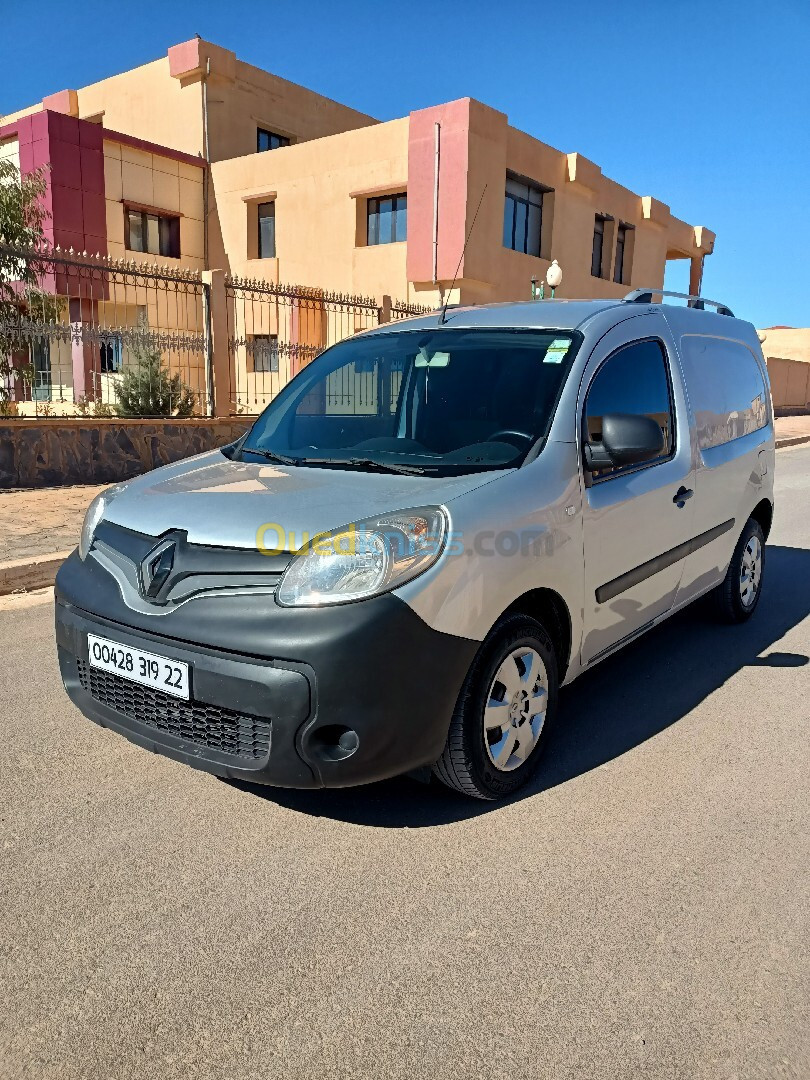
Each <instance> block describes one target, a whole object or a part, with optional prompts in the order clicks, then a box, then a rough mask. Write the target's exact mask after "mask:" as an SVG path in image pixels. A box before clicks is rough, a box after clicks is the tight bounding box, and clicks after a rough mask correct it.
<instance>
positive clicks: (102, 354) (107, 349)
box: [99, 335, 123, 375]
mask: <svg viewBox="0 0 810 1080" xmlns="http://www.w3.org/2000/svg"><path fill="white" fill-rule="evenodd" d="M122 364H123V343H122V341H121V338H120V336H118V335H115V336H113V337H110V338H109V340H107V341H102V343H101V345H100V346H99V370H100V371H101V372H103V373H104V374H107V375H112V374H114V373H115V372H116V371H120V370H121V367H122Z"/></svg>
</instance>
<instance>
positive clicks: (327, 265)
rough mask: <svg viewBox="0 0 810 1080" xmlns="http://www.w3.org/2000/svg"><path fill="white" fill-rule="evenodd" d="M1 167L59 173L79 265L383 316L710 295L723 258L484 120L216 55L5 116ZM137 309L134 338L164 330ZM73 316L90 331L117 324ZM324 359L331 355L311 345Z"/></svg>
mask: <svg viewBox="0 0 810 1080" xmlns="http://www.w3.org/2000/svg"><path fill="white" fill-rule="evenodd" d="M0 156H6V157H12V158H16V160H18V161H19V164H20V167H21V168H22V169H23V170H26V169H30V168H35V167H37V166H39V165H43V164H46V165H48V166H49V190H48V200H49V205H48V209H49V212H50V215H51V216H50V218H49V226H48V228H49V239H50V240H51V241H52V243H53V244H54V245H56V244H59V245H60V246H61V247H62V248H64V249H70V248H73V250H74V251H84V250H86V251H89V252H96V251H98V252H100V253H101V254H102V255H103V256H108V257H110V258H113V259H125V260H127V261H128V262H134V263H148V262H153V261H155V260H157V261H159V262H160V263H161V264H162V265H164V266H168V267H175V268H181V267H184V268H189V269H191V270H199V271H202V272H206V273H208V272H211V271H214V272H217V271H223V272H225V273H227V274H229V275H231V276H236V277H239V278H248V279H251V280H257V281H262V282H268V283H277V282H292V283H296V284H297V285H302V286H312V287H314V288H318V289H321V290H329V291H333V292H340V293H344V294H353V295H356V296H361V297H368V298H370V299H372V300H373V301H374V302H375V303H377V304H379V305H381V306H383V305H384V303H385V301H384V300H383V298H384V297H394V298H397V299H398V300H400V301H401V302H404V303H411V304H420V305H430V306H435V305H437V304H438V303H440V302H441V301H442V300H443V299H449V300H450V301H451V302H462V303H486V302H490V301H500V300H513V299H528V298H529V297H530V295H531V290H532V279H536V280H537V281H543V280H544V278H545V274H546V271H547V269H548V267H549V266H550V264H551V260H553V259H555V260H557V262H558V263H559V265H560V267H561V268H562V270H563V275H564V276H563V282H562V285H561V287H560V289H559V290H558V293H557V295H559V296H564V297H566V296H571V297H572V296H576V297H587V296H595V297H621V296H623V295H624V294H626V293H627V291H628V290H629V289H630V288H633V287H642V286H643V287H652V288H655V287H659V288H660V287H661V286H662V285H663V281H664V272H665V267H666V264H667V261H668V260H672V259H681V260H683V259H686V260H689V261H690V280H691V286H692V290H693V291H696V290H697V289H698V287H699V284H700V279H701V274H702V267H703V260H704V258H705V256H706V255H708V254H710V253H711V252H712V249H713V245H714V234H713V233H712V232H711V231H709V230H708V229H706V228H704V227H703V226H700V225H698V226H693V225H690V224H687V223H686V222H684V221H681V220H680V219H678V218H677V217H675V216H674V215H673V214H672V213H671V211H670V209H669V207H668V206H667V205H666V204H665V203H663V202H661V201H660V200H658V199H656V198H655V197H653V196H650V195H638V194H636V193H634V192H632V191H630V190H629V189H627V188H625V187H622V186H621V185H620V184H619V183H617V182H616V181H614V180H612V179H609V178H608V177H606V176H604V175H603V173H602V171H601V169H600V168H599V166H598V165H596V164H595V163H594V162H592V161H589V160H588V159H587V158H585V157H583V156H582V155H581V154H580V153H577V152H563V151H560V150H556V149H554V148H552V147H550V146H547V145H546V144H544V143H542V142H540V141H539V140H538V139H535V138H533V137H532V136H530V135H528V134H526V133H525V132H522V131H519V130H517V129H516V128H514V127H512V126H511V125H510V124H509V120H508V117H507V116H506V115H505V114H504V113H502V112H498V111H497V110H495V109H492V108H489V107H488V106H486V105H484V104H482V103H481V102H478V101H475V100H473V99H470V98H461V99H459V100H457V101H451V102H448V103H446V104H443V105H437V106H435V107H432V108H428V109H423V110H419V111H416V112H412V113H411V114H410V115H409V116H406V117H403V118H401V119H396V120H391V121H388V122H385V123H379V122H378V121H376V120H375V119H374V118H372V117H370V116H366V115H364V114H363V113H360V112H357V111H356V110H353V109H350V108H347V107H346V106H343V105H340V104H338V103H337V102H334V101H331V100H330V99H328V98H325V97H323V96H321V95H319V94H317V93H314V92H313V91H310V90H307V89H305V88H303V87H301V86H297V85H295V84H294V83H291V82H288V81H286V80H284V79H280V78H278V77H277V76H274V75H272V74H269V73H267V72H265V71H261V70H260V69H258V68H255V67H253V66H251V65H249V64H245V63H243V62H242V61H240V60H238V59H237V58H236V56H235V55H234V54H233V53H232V52H230V51H229V50H227V49H223V48H220V47H218V46H216V45H212V44H210V43H208V42H205V41H203V40H201V39H199V38H193V39H191V40H190V41H186V42H183V43H181V44H179V45H175V46H173V47H172V48H170V49H169V50H168V53H167V55H166V56H164V57H161V58H160V59H159V60H155V61H154V62H152V63H150V64H146V65H144V66H142V67H139V68H135V69H134V70H132V71H128V72H124V73H122V74H120V75H115V76H113V77H111V78H109V79H105V80H103V81H101V82H98V83H95V84H92V85H91V86H87V87H84V88H81V89H78V90H73V89H67V90H64V91H61V92H60V93H57V94H54V95H51V96H50V97H46V98H44V99H43V101H42V102H40V103H38V104H37V105H34V106H31V107H29V108H26V109H23V110H21V111H19V112H18V113H15V114H13V115H11V116H7V117H5V118H4V119H3V120H2V123H1V124H0ZM468 237H469V240H468V242H467V246H466V250H465V241H466V240H467V238H468ZM462 253H463V254H462ZM454 281H455V285H454V287H453V289H452V292H451V291H450V290H451V285H452V283H453V282H454ZM102 299H103V300H104V301H105V302H106V297H104V298H102ZM121 303H122V304H123V305H124V308H126V307H127V305H129V310H124V311H123V314H122V315H121V316H120V318H121V320H122V321H124V322H125V323H126V325H130V324H131V322H132V320H133V319H139V320H140V321H141V322H143V321H144V320H148V319H149V317H150V316H149V312H148V311H144V310H142V309H143V305H138V303H137V301H136V300H132V301H131V300H130V298H124V299H123V300H122V301H121ZM71 305H72V306H70V310H69V311H68V314H67V315H66V316H65V317H66V318H69V319H70V321H71V322H72V323H75V322H76V321H77V320H79V319H84V318H90V319H92V320H98V319H100V318H102V317H103V318H106V312H105V310H104V309H103V308H98V309H97V308H93V309H92V310H89V311H85V309H81V310H80V308H79V307H77V306H76V304H74V303H73V301H71ZM133 305H134V306H133ZM215 307H216V305H215ZM217 310H218V309H217ZM214 316H215V317H216V310H215V312H214ZM118 317H119V315H118V313H117V312H116V318H118ZM268 320H269V321H270V322H272V313H271V314H270V315H269V316H268ZM266 321H267V320H266ZM150 325H151V323H150ZM296 325H298V324H296ZM352 329H353V328H352ZM347 332H350V331H347ZM227 336H228V338H229V340H230V338H231V337H232V336H233V335H227ZM216 337H217V335H216V331H215V334H214V338H215V340H216ZM225 337H226V335H225V334H224V333H221V334H220V335H219V341H220V345H221V342H222V341H223V340H224V339H225ZM310 339H311V340H310ZM325 343H326V342H322V343H321V344H325ZM293 344H294V343H293ZM306 344H307V346H308V347H309V346H313V347H317V345H318V342H316V341H315V340H314V338H312V334H311V333H310V332H309V331H308V337H307V342H306ZM219 359H220V362H221V360H222V358H221V357H220V358H219ZM52 360H53V363H52V367H53V366H58V367H59V368H60V375H59V385H60V386H61V387H62V388H63V391H66V389H68V388H69V386H68V384H70V388H71V394H72V396H73V397H74V398H78V397H79V396H80V395H84V394H87V393H88V391H89V392H92V393H94V394H96V393H97V388H95V387H94V386H93V385H92V382H93V380H92V379H90V374H91V373H90V372H89V371H88V372H87V373H86V375H85V376H84V377H83V376H82V374H81V363H80V362H79V359H78V358H77V354H76V349H75V348H74V349H73V350H72V353H71V358H70V363H68V362H67V360H66V359H65V357H64V356H58V355H56V354H55V355H54V357H53V358H52ZM85 360H86V361H87V362H88V363H90V362H91V361H92V357H88V356H86V357H85ZM233 361H234V363H236V362H240V361H238V358H233ZM85 366H87V365H85ZM55 379H56V375H55V374H54V380H55ZM220 381H222V380H221V378H220ZM96 382H97V380H96ZM54 385H56V382H54ZM63 396H64V393H63ZM256 401H257V403H258V404H259V405H260V404H261V401H260V400H259V399H258V398H257V399H256Z"/></svg>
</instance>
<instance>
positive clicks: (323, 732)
mask: <svg viewBox="0 0 810 1080" xmlns="http://www.w3.org/2000/svg"><path fill="white" fill-rule="evenodd" d="M310 740H311V747H312V750H313V751H314V752H315V753H316V754H317V755H318V757H320V758H323V759H324V760H325V761H344V760H345V759H346V758H349V757H351V756H352V754H353V753H355V751H356V750H357V748H358V747H359V746H360V737H359V735H358V734H357V732H356V731H354V729H353V728H350V727H343V726H342V725H341V724H327V725H326V726H325V727H320V728H316V730H315V731H313V732H312V735H311V736H310Z"/></svg>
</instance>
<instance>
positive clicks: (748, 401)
mask: <svg viewBox="0 0 810 1080" xmlns="http://www.w3.org/2000/svg"><path fill="white" fill-rule="evenodd" d="M681 356H682V358H683V367H684V375H685V377H686V385H687V388H688V390H689V399H690V401H691V402H692V408H693V410H694V413H695V422H696V424H697V436H698V445H699V446H700V449H701V450H710V449H711V448H712V447H713V446H721V445H722V444H723V443H727V442H731V441H732V440H733V439H740V438H742V436H743V435H751V434H752V433H753V432H755V431H759V429H760V428H763V427H765V425H766V424H767V423H768V404H767V402H768V391H767V390H766V388H765V381H764V379H763V378H762V371H761V370H760V367H759V364H758V363H757V360H756V357H755V356H754V354H753V353H752V352H751V350H750V349H749V348H748V347H747V346H746V345H744V344H743V343H742V342H741V341H730V340H728V339H726V338H709V337H702V336H700V335H697V334H686V335H684V337H682V338H681Z"/></svg>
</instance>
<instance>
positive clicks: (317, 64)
mask: <svg viewBox="0 0 810 1080" xmlns="http://www.w3.org/2000/svg"><path fill="white" fill-rule="evenodd" d="M67 11H68V9H67V8H66V7H65V5H64V3H63V2H60V3H54V2H51V0H39V2H38V3H37V5H36V8H35V11H34V12H33V13H32V10H31V9H30V8H29V7H26V5H24V4H16V5H13V6H7V10H5V11H4V14H3V38H2V40H0V72H2V75H0V115H2V113H3V112H10V111H12V110H13V109H15V108H17V107H20V106H22V105H25V104H29V103H31V102H33V101H37V100H40V99H41V98H42V97H43V95H45V94H48V93H53V92H55V91H57V90H62V89H64V88H66V87H77V86H82V85H85V84H87V83H90V82H94V81H95V80H97V79H101V78H104V77H105V76H107V75H112V74H115V73H116V72H118V71H123V70H126V69H127V68H130V67H134V66H136V65H137V64H140V63H144V62H146V61H148V60H152V59H155V58H156V57H158V56H160V55H162V54H165V52H166V49H167V48H168V46H169V45H172V44H174V43H176V42H178V41H183V40H185V39H187V38H190V37H193V35H194V34H195V33H198V34H200V35H201V36H202V37H205V38H208V39H209V40H211V41H215V42H217V43H218V44H221V45H224V46H226V47H227V48H230V49H233V50H234V51H235V52H236V54H237V55H238V56H239V57H240V58H241V59H243V60H246V61H249V62H250V63H253V64H256V65H258V66H259V67H263V68H266V69H268V70H270V71H273V72H275V73H276V74H278V75H282V76H284V77H285V78H288V79H292V80H293V81H295V82H299V83H302V84H304V85H305V86H309V87H312V88H313V89H315V90H318V91H319V92H321V93H324V94H327V95H328V96H330V97H333V98H336V99H337V100H339V101H342V102H345V103H346V104H348V105H352V106H354V107H355V108H357V109H361V110H362V111H363V112H367V113H371V114H372V115H373V116H376V117H378V118H380V119H383V120H385V119H391V118H392V117H396V116H403V115H406V114H407V113H408V112H409V111H410V110H411V109H416V108H421V107H423V106H426V105H431V104H435V103H437V102H441V101H447V100H451V99H453V98H458V97H465V96H471V97H476V98H479V99H480V100H482V101H484V102H486V103H487V104H489V105H492V106H494V107H495V108H498V109H501V110H503V111H504V112H506V113H507V114H508V116H509V119H510V122H511V123H512V124H514V125H515V126H517V127H519V128H522V129H523V130H525V131H528V132H530V133H531V134H533V135H535V136H537V137H538V138H540V139H542V140H543V141H544V142H547V143H550V144H551V145H552V146H556V147H557V148H558V149H560V150H564V151H578V152H579V153H582V154H584V155H585V156H586V157H589V158H591V159H592V160H594V161H595V162H597V164H599V165H600V166H601V168H602V170H603V172H604V173H605V174H606V175H608V176H611V177H613V178H614V179H616V180H618V181H619V182H620V183H622V184H624V185H626V186H628V187H630V188H632V189H633V190H634V191H636V192H638V193H639V194H641V195H647V194H649V195H654V196H656V197H657V198H659V199H661V200H663V201H664V202H666V203H668V204H669V205H670V206H671V208H672V211H673V213H675V214H676V215H677V216H678V217H681V218H684V219H685V220H686V221H689V222H692V223H694V224H704V225H707V226H708V227H709V228H711V229H713V230H714V231H715V232H716V233H717V237H718V238H717V245H716V249H715V254H714V255H712V256H711V257H710V258H709V259H707V260H706V273H705V277H704V285H703V291H704V293H705V294H706V295H707V296H710V297H713V298H716V299H719V300H723V301H725V302H726V303H728V304H730V305H731V307H732V308H734V310H735V311H736V312H738V313H739V314H740V315H742V316H743V317H746V318H750V319H751V320H752V321H753V322H755V323H756V324H757V325H758V326H769V325H772V324H775V323H786V324H789V325H794V326H809V325H810V272H808V269H809V268H810V211H809V210H808V207H807V205H806V201H807V195H808V192H809V191H810V0H772V2H771V3H769V4H763V3H761V2H758V0H736V2H731V0H702V2H700V0H648V3H646V4H644V5H639V4H633V3H627V2H626V3H624V4H619V3H617V2H615V0H614V2H613V3H605V2H604V0H603V2H598V0H561V2H559V3H557V4H556V5H555V4H551V3H547V4H527V3H519V4H502V3H501V4H493V3H484V2H482V0H468V2H466V3H463V4H461V3H450V2H444V3H439V4H436V3H430V4H428V3H422V2H420V0H417V2H416V3H411V4H410V5H409V6H408V8H407V9H405V8H404V6H403V8H401V9H400V8H398V7H396V6H394V5H391V4H387V3H380V2H379V0H378V2H376V3H368V2H366V0H362V2H353V3H349V4H337V3H334V2H332V3H326V2H320V0H308V2H306V3H290V2H288V0H276V2H266V3H248V2H245V0H227V2H224V3H222V2H217V3H210V2H206V0H197V2H195V3H191V2H190V0H161V2H160V3H157V2H155V0H139V2H138V3H137V4H133V5H126V7H125V6H124V5H121V6H116V5H115V4H110V3H109V0H104V2H103V3H102V2H100V0H83V2H82V3H81V4H80V5H79V6H77V7H74V8H73V9H72V12H71V13H70V14H67ZM667 283H668V285H669V287H670V288H673V289H680V290H685V288H686V286H687V284H688V269H687V263H685V262H682V263H676V264H674V267H673V269H672V270H671V271H670V273H669V274H668V280H667Z"/></svg>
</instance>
